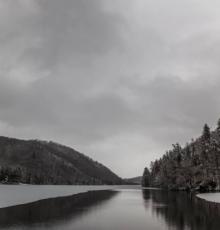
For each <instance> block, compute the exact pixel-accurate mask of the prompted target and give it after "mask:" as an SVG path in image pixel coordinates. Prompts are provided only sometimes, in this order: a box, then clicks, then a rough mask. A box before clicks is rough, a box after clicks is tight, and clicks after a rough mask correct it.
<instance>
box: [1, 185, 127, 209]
mask: <svg viewBox="0 0 220 230" xmlns="http://www.w3.org/2000/svg"><path fill="white" fill-rule="evenodd" d="M127 187H128V186H84V185H0V208H4V207H8V206H14V205H19V204H25V203H30V202H34V201H38V200H42V199H48V198H54V197H61V196H70V195H74V194H78V193H84V192H87V191H94V190H112V189H121V188H127Z"/></svg>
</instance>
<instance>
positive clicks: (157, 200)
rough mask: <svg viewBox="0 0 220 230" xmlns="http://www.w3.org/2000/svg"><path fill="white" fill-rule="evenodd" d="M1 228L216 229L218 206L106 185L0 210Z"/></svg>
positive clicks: (177, 194)
mask: <svg viewBox="0 0 220 230" xmlns="http://www.w3.org/2000/svg"><path fill="white" fill-rule="evenodd" d="M61 187H62V186H61ZM36 189H37V188H36ZM0 199H1V191H0ZM0 229H7V230H9V229H10V230H15V229H16V230H28V229H30V230H37V229H39V230H46V229H51V230H55V229H57V230H70V229H71V230H72V229H74V230H207V229H209V230H219V229H220V205H217V204H214V203H210V202H206V201H203V200H201V199H199V198H196V197H195V196H192V195H190V194H187V193H185V192H171V191H161V190H154V189H144V190H142V189H139V188H136V187H133V188H130V189H128V188H125V187H123V188H122V189H121V188H120V187H113V188H112V190H110V187H109V189H106V188H105V190H97V191H89V192H86V193H80V194H75V195H71V196H66V197H57V198H55V197H54V198H50V199H43V200H40V201H35V202H31V203H26V204H21V205H15V206H10V207H4V208H0Z"/></svg>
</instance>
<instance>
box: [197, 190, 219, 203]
mask: <svg viewBox="0 0 220 230" xmlns="http://www.w3.org/2000/svg"><path fill="white" fill-rule="evenodd" d="M197 197H199V198H201V199H204V200H207V201H210V202H215V203H220V193H219V192H217V193H201V194H197Z"/></svg>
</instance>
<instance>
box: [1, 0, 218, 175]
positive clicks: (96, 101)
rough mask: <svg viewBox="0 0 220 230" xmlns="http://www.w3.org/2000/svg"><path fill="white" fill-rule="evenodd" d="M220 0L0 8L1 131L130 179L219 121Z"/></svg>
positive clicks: (50, 0) (23, 2) (39, 0)
mask: <svg viewBox="0 0 220 230" xmlns="http://www.w3.org/2000/svg"><path fill="white" fill-rule="evenodd" d="M219 8H220V3H219V2H218V1H214V0H213V1H211V2H209V3H208V2H206V1H198V0H186V1H184V2H178V1H176V0H168V1H166V2H164V1H162V0H157V1H155V0H154V1H151V0H147V1H145V0H137V1H133V0H118V1H117V2H116V1H113V0H93V1H88V0H74V1H72V0H63V1H59V0H47V1H43V0H19V1H16V2H14V1H13V0H8V1H4V0H0V32H1V33H0V34H1V35H0V132H1V135H9V136H16V137H20V138H39V139H49V140H55V141H57V142H61V143H63V144H67V145H70V146H72V147H74V148H76V149H78V150H80V151H82V152H85V153H86V154H87V155H89V156H91V157H93V158H94V159H96V160H98V161H100V162H102V163H104V164H106V165H107V166H109V167H110V168H112V169H113V170H114V171H115V172H116V173H118V174H119V175H121V176H123V177H129V176H136V175H140V174H141V173H142V171H143V168H144V167H145V166H146V165H148V164H149V163H150V161H151V160H154V159H155V158H156V157H159V156H161V155H162V154H163V153H164V151H165V150H166V149H167V148H169V146H170V145H171V144H172V143H175V142H177V141H179V142H181V143H185V142H186V141H189V140H190V139H191V137H196V136H197V135H199V134H200V131H201V127H202V126H203V124H204V123H205V122H208V123H209V124H210V125H211V126H212V127H214V126H215V122H216V120H217V119H218V117H220V106H219V105H220V103H219V102H220V92H219V85H220V77H219V74H220V67H219V58H220V50H219V47H220V44H219V43H220V39H219V38H220V29H219V20H220V16H219V13H218V12H219Z"/></svg>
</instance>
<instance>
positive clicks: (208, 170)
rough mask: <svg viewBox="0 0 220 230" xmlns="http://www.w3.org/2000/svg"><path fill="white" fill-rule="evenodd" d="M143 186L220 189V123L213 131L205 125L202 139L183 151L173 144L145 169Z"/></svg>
mask: <svg viewBox="0 0 220 230" xmlns="http://www.w3.org/2000/svg"><path fill="white" fill-rule="evenodd" d="M142 185H143V186H155V187H162V188H166V189H172V190H200V191H207V190H219V189H220V120H219V121H218V123H217V128H216V129H215V130H213V131H210V127H209V126H208V125H207V124H205V125H204V127H203V132H202V135H201V136H200V137H199V138H198V139H196V140H193V139H192V140H191V142H190V143H187V144H186V145H185V146H184V147H182V146H181V145H180V144H179V143H176V144H173V145H172V149H171V150H168V151H166V153H165V154H164V155H163V156H162V157H161V158H160V159H158V160H155V161H154V162H151V165H150V169H148V168H145V170H144V174H143V179H142Z"/></svg>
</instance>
